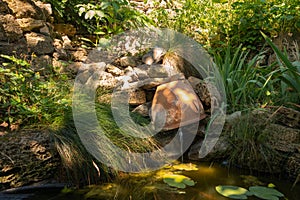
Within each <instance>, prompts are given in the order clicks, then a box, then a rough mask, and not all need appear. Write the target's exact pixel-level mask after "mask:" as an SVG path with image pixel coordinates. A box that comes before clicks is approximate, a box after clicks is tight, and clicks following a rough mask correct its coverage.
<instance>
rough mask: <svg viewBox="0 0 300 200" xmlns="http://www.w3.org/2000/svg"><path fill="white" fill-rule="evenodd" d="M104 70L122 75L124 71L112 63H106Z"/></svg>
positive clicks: (115, 74)
mask: <svg viewBox="0 0 300 200" xmlns="http://www.w3.org/2000/svg"><path fill="white" fill-rule="evenodd" d="M106 70H107V72H108V73H111V74H112V75H114V76H122V75H124V71H123V70H121V69H119V68H118V67H116V66H114V65H113V64H107V65H106Z"/></svg>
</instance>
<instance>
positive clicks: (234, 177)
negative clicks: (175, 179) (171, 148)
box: [0, 163, 300, 200]
mask: <svg viewBox="0 0 300 200" xmlns="http://www.w3.org/2000/svg"><path fill="white" fill-rule="evenodd" d="M170 173H171V174H180V175H184V176H186V177H189V178H191V179H192V180H193V181H194V182H195V185H194V186H186V188H184V189H179V188H178V189H177V188H175V187H170V186H168V185H167V184H166V183H165V182H164V181H163V177H164V176H165V175H166V174H170ZM269 183H273V184H274V185H275V186H276V189H277V190H278V191H280V192H281V193H283V194H284V195H285V197H284V198H281V199H289V200H298V199H299V198H300V193H299V192H300V185H299V184H297V185H296V186H295V187H294V188H293V189H292V183H291V182H289V181H286V180H278V179H275V178H270V177H267V176H258V177H256V176H251V175H248V174H246V173H245V172H244V171H241V170H240V169H233V168H232V169H230V170H228V168H227V167H225V166H222V165H219V164H212V163H197V164H192V163H188V164H176V165H175V164H174V165H173V166H167V167H165V168H163V169H161V170H158V171H155V172H149V173H142V174H126V173H124V174H122V173H120V175H119V177H118V178H117V179H116V180H115V181H114V182H111V183H105V184H101V185H92V186H88V187H86V188H83V189H77V190H72V189H67V188H64V189H62V190H58V189H56V190H47V189H46V188H45V189H42V190H38V191H36V192H35V193H34V194H24V195H25V196H23V198H22V196H20V195H21V194H15V195H19V196H14V197H15V198H13V196H12V195H10V197H12V198H8V197H9V196H6V197H7V198H6V199H15V200H19V199H20V200H21V199H31V200H38V199H39V200H68V199H72V200H77V199H78V200H81V199H101V200H102V199H103V200H109V199H117V200H125V199H126V200H128V199H129V200H130V199H132V200H143V199H145V200H152V199H153V200H168V199H172V200H201V199H207V200H226V199H229V198H226V197H223V196H221V195H220V194H218V193H217V192H216V190H215V186H217V185H234V186H240V187H244V188H249V187H250V186H253V185H263V186H266V185H268V184H269ZM26 195H27V196H26ZM0 198H1V195H0ZM248 199H250V200H255V199H258V198H255V197H253V196H250V197H248Z"/></svg>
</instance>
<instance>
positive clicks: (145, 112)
mask: <svg viewBox="0 0 300 200" xmlns="http://www.w3.org/2000/svg"><path fill="white" fill-rule="evenodd" d="M150 108H151V102H147V103H144V104H142V105H139V106H137V107H136V108H135V109H133V110H132V112H133V113H138V114H140V115H142V116H144V117H149V112H150Z"/></svg>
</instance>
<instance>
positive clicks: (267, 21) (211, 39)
mask: <svg viewBox="0 0 300 200" xmlns="http://www.w3.org/2000/svg"><path fill="white" fill-rule="evenodd" d="M167 2H168V3H167V5H166V6H165V7H161V6H160V5H159V3H158V1H157V7H156V8H155V9H154V10H153V11H152V12H151V16H152V18H153V19H154V21H156V23H157V24H158V25H159V26H160V27H167V28H172V29H175V30H177V31H180V32H183V33H185V34H187V35H189V36H191V37H193V38H194V39H196V40H197V41H198V42H200V43H201V44H203V45H204V46H206V47H207V48H209V47H214V48H216V47H224V46H226V45H227V44H231V45H232V46H234V47H237V46H239V45H240V44H243V46H244V47H247V48H248V49H252V50H256V49H257V47H262V45H261V44H262V42H263V41H264V40H263V37H262V36H261V34H260V31H264V32H265V33H266V34H267V35H270V36H276V35H278V34H279V33H281V32H284V33H290V32H291V33H295V32H297V31H299V30H300V23H299V21H300V12H299V9H300V7H299V2H298V1H296V0H271V1H264V0H250V1H236V0H234V1H208V0H207V1H192V0H188V1H180V0H178V1H167ZM170 13H171V14H170Z"/></svg>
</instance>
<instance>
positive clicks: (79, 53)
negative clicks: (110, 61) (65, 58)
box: [69, 48, 103, 62]
mask: <svg viewBox="0 0 300 200" xmlns="http://www.w3.org/2000/svg"><path fill="white" fill-rule="evenodd" d="M69 52H70V54H71V55H72V57H73V60H74V61H79V62H86V61H87V58H88V52H87V50H86V49H84V48H78V49H76V50H75V51H69ZM94 62H103V60H101V59H97V60H95V61H94Z"/></svg>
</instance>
